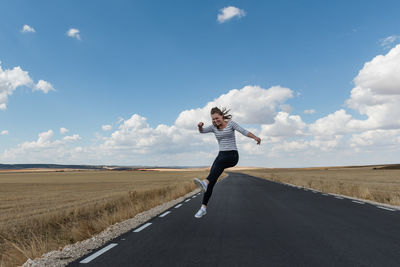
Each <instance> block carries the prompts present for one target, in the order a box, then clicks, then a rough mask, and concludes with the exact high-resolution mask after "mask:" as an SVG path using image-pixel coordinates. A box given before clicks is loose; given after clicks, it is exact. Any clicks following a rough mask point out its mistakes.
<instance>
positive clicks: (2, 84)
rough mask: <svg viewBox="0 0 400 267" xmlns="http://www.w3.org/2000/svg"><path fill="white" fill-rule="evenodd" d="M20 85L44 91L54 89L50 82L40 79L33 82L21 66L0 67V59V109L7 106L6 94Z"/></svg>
mask: <svg viewBox="0 0 400 267" xmlns="http://www.w3.org/2000/svg"><path fill="white" fill-rule="evenodd" d="M22 86H27V87H30V88H32V89H33V90H34V91H35V90H41V91H43V92H45V91H46V90H47V91H46V93H47V92H48V91H49V90H54V88H53V87H52V86H51V84H50V83H48V82H46V81H43V80H40V81H39V82H38V83H37V84H36V85H35V84H34V83H33V81H32V79H31V77H30V76H29V74H28V72H27V71H24V70H22V69H21V67H14V68H13V69H5V70H3V68H2V67H1V61H0V109H1V110H5V109H6V108H7V102H8V96H10V95H12V94H13V92H14V91H15V90H16V89H17V88H18V87H22Z"/></svg>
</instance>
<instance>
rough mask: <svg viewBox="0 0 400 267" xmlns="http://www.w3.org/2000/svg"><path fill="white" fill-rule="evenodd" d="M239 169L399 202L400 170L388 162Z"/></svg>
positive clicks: (272, 178)
mask: <svg viewBox="0 0 400 267" xmlns="http://www.w3.org/2000/svg"><path fill="white" fill-rule="evenodd" d="M240 172H242V173H247V174H249V175H253V176H257V177H261V178H265V179H268V180H272V181H277V182H285V183H290V184H294V185H298V186H303V187H308V188H313V189H316V190H319V191H321V192H325V193H335V194H342V195H347V196H351V197H357V198H363V199H367V200H372V201H376V202H380V203H385V204H390V205H396V206H400V170H399V169H391V168H385V166H366V167H357V166H354V167H320V168H304V169H253V170H250V169H249V170H240Z"/></svg>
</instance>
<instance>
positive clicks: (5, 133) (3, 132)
mask: <svg viewBox="0 0 400 267" xmlns="http://www.w3.org/2000/svg"><path fill="white" fill-rule="evenodd" d="M0 134H1V135H8V131H7V130H3V131H1V133H0Z"/></svg>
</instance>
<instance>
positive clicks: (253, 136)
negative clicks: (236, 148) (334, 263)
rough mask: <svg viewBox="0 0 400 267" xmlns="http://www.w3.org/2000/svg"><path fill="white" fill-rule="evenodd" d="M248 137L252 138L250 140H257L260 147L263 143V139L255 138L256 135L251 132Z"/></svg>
mask: <svg viewBox="0 0 400 267" xmlns="http://www.w3.org/2000/svg"><path fill="white" fill-rule="evenodd" d="M247 136H248V137H250V138H253V139H254V140H256V141H257V145H259V144H260V143H261V138H259V137H257V136H255V135H254V134H252V133H251V132H249V133H248V134H247Z"/></svg>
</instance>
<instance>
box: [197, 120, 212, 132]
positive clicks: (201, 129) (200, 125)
mask: <svg viewBox="0 0 400 267" xmlns="http://www.w3.org/2000/svg"><path fill="white" fill-rule="evenodd" d="M203 126H204V123H202V122H199V124H197V127H198V128H199V132H200V133H210V132H212V126H208V127H206V128H203Z"/></svg>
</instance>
